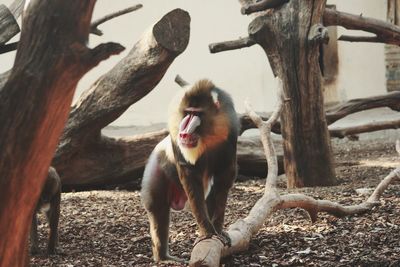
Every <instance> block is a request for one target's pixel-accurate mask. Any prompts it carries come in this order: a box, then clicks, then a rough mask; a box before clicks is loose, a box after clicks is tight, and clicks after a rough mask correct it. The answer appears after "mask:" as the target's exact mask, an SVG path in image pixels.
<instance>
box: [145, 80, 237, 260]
mask: <svg viewBox="0 0 400 267" xmlns="http://www.w3.org/2000/svg"><path fill="white" fill-rule="evenodd" d="M168 129H169V133H170V134H169V136H167V137H166V138H165V139H164V140H162V141H161V142H160V143H159V144H158V145H157V146H156V147H155V149H154V150H153V152H152V153H151V155H150V158H149V160H148V163H147V165H146V168H145V171H144V175H143V181H142V190H141V198H142V203H143V205H144V207H145V209H146V211H147V214H148V217H149V221H150V235H151V239H152V250H153V258H154V260H155V261H166V260H175V261H180V260H181V259H178V258H176V257H173V256H170V255H169V251H168V235H169V220H170V218H169V216H170V208H172V209H173V210H182V209H183V208H184V207H185V204H186V201H188V202H189V204H190V208H191V211H192V213H193V215H194V217H195V219H196V221H197V225H198V228H199V232H200V237H199V238H198V239H197V241H196V242H198V241H200V240H202V239H205V238H209V237H211V236H216V237H218V238H219V239H220V240H221V241H222V242H223V243H224V244H225V245H230V239H229V237H228V236H227V235H226V233H224V232H223V231H222V227H223V223H224V214H225V207H226V201H227V197H228V192H229V189H230V188H231V187H232V184H233V182H234V180H235V178H236V142H237V136H238V133H239V121H238V118H237V116H236V112H235V109H234V106H233V102H232V99H231V97H230V96H229V94H228V93H226V92H225V91H223V90H221V89H219V88H217V87H215V85H214V84H213V83H212V82H211V81H209V80H200V81H198V82H197V83H196V84H194V85H193V86H188V87H187V89H186V90H185V91H183V92H181V94H180V95H179V96H178V97H177V98H176V101H173V103H172V104H171V107H170V113H169V120H168Z"/></svg>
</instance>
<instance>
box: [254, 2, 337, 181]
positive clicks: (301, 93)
mask: <svg viewBox="0 0 400 267" xmlns="http://www.w3.org/2000/svg"><path fill="white" fill-rule="evenodd" d="M324 8H325V1H323V0H313V1H289V2H288V3H287V4H285V5H283V6H282V7H281V8H280V9H275V10H274V11H273V12H268V13H267V14H265V15H262V16H259V17H257V18H256V19H255V20H254V21H253V22H252V23H251V24H250V26H249V34H250V37H252V38H253V39H254V40H256V42H257V43H258V44H260V45H261V46H262V47H263V49H264V50H265V52H266V54H267V56H268V58H269V61H270V63H271V67H272V69H273V71H274V73H275V75H277V76H279V77H280V78H281V79H282V80H283V84H284V86H283V87H284V92H285V97H286V99H287V101H286V103H285V105H284V109H283V113H282V116H281V124H282V137H283V139H284V154H285V170H286V175H287V177H288V187H303V186H317V185H334V184H336V179H335V171H334V166H333V156H332V150H331V146H330V139H329V133H328V128H327V123H326V119H325V112H324V106H323V96H322V81H321V73H320V69H319V64H318V55H319V45H320V41H322V40H324V36H323V33H324V31H323V28H322V26H320V25H319V23H321V20H322V14H323V11H324Z"/></svg>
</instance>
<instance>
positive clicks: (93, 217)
mask: <svg viewBox="0 0 400 267" xmlns="http://www.w3.org/2000/svg"><path fill="white" fill-rule="evenodd" d="M334 151H335V158H336V165H337V168H336V171H337V177H338V178H339V181H340V185H338V186H334V187H321V188H305V189H301V190H290V191H288V190H286V189H285V188H281V192H282V194H285V193H287V192H301V193H305V194H307V195H310V196H313V197H315V198H318V199H328V200H332V201H337V202H339V203H341V204H346V205H350V204H357V203H360V202H362V201H363V200H365V198H366V197H365V196H363V195H360V194H358V193H357V192H356V191H355V189H357V188H371V187H375V186H376V185H377V184H378V183H379V181H380V180H381V179H382V178H384V177H385V176H386V175H387V174H388V173H389V172H390V171H391V170H393V168H394V167H395V166H397V164H399V158H398V157H397V154H396V152H395V149H394V144H393V142H389V141H382V140H381V141H358V142H349V141H346V142H343V141H340V142H335V144H334ZM264 183H265V180H248V181H246V182H239V183H236V184H235V186H234V188H233V189H232V192H231V194H230V198H229V200H228V202H229V203H228V209H227V213H226V225H229V224H231V223H233V222H234V221H236V220H237V219H239V218H243V217H244V216H246V215H247V213H248V211H249V210H250V209H251V207H252V206H253V205H254V203H255V202H256V201H257V200H258V199H259V198H260V197H261V195H262V193H263V188H264ZM61 205H62V207H61V219H60V248H61V249H62V251H61V253H60V254H58V255H55V256H50V257H48V256H47V255H45V246H46V239H45V237H46V236H47V225H45V224H41V225H40V226H39V231H40V243H41V250H42V252H41V254H39V255H36V256H34V257H31V265H32V266H68V267H72V266H154V265H155V264H154V263H153V261H152V258H151V257H152V256H151V247H150V236H149V232H148V222H147V218H146V214H145V211H144V209H143V208H142V206H141V203H140V198H139V193H138V192H127V191H92V192H79V193H65V194H63V196H62V203H61ZM41 218H42V220H41V221H42V222H44V219H43V217H41ZM195 238H196V225H195V222H194V219H193V217H192V215H191V214H190V212H186V211H184V212H181V213H172V218H171V230H170V249H171V254H172V255H177V256H180V257H183V258H185V259H189V257H190V252H191V248H192V244H193V242H194V240H195ZM222 264H223V265H224V266H400V185H399V183H396V184H395V185H391V186H390V187H389V188H388V190H387V191H386V192H385V194H384V195H383V197H382V199H381V205H380V206H377V207H375V208H374V209H373V210H372V211H371V212H369V213H367V214H364V215H357V216H352V217H346V218H341V219H338V218H335V217H333V216H331V215H327V214H320V215H319V217H318V220H317V222H315V223H314V224H311V222H310V220H309V218H308V215H307V214H306V213H305V212H304V211H303V210H300V209H291V210H282V211H278V212H276V213H275V214H274V215H273V216H272V217H271V218H270V219H269V220H267V221H266V223H265V225H264V227H263V228H262V229H261V230H260V232H259V233H258V234H257V235H256V236H254V238H253V239H252V241H251V244H250V247H249V249H248V251H245V252H243V253H240V254H236V255H234V256H231V257H229V258H226V259H224V260H223V262H222ZM161 266H185V265H183V264H182V265H179V264H170V265H161Z"/></svg>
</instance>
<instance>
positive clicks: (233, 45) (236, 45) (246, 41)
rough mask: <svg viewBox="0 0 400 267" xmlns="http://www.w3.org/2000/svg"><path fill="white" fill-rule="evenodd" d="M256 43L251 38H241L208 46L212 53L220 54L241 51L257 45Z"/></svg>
mask: <svg viewBox="0 0 400 267" xmlns="http://www.w3.org/2000/svg"><path fill="white" fill-rule="evenodd" d="M255 44H256V42H255V41H254V40H253V39H252V38H251V37H244V38H239V39H237V40H232V41H225V42H220V43H212V44H209V45H208V48H209V49H210V52H211V53H219V52H223V51H229V50H235V49H241V48H245V47H250V46H253V45H255Z"/></svg>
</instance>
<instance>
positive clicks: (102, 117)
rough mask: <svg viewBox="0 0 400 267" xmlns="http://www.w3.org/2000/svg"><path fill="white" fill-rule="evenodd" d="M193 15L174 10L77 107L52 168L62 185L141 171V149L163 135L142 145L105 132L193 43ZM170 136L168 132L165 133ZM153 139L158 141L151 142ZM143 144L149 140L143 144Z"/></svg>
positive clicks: (68, 123) (86, 93)
mask: <svg viewBox="0 0 400 267" xmlns="http://www.w3.org/2000/svg"><path fill="white" fill-rule="evenodd" d="M189 33H190V17H189V14H188V13H187V12H186V11H183V10H181V9H175V10H173V11H171V12H169V13H168V14H166V15H165V16H164V17H163V18H162V19H161V20H160V21H159V22H157V23H156V24H155V25H154V26H152V27H151V28H150V29H149V30H148V31H147V32H146V33H145V34H144V35H143V36H142V38H141V40H140V41H138V42H137V43H136V45H135V46H134V47H133V48H132V50H131V51H130V53H129V54H128V55H127V56H126V57H125V58H124V59H122V60H121V61H120V62H119V63H118V64H117V65H116V66H115V67H114V68H113V69H111V70H110V71H109V72H108V73H106V74H105V75H103V76H102V77H100V78H99V79H98V80H97V81H96V82H95V83H94V84H93V85H92V86H91V88H89V89H88V90H87V91H86V92H84V93H83V95H82V97H81V98H80V99H79V101H78V102H77V103H76V104H75V105H74V106H73V107H72V111H71V113H70V116H69V119H68V122H67V125H66V127H65V130H64V132H63V135H62V138H61V142H60V145H59V147H58V149H57V152H56V155H55V158H54V160H53V165H54V167H55V168H56V169H57V171H58V173H59V174H60V177H61V179H62V183H63V185H72V184H85V183H92V182H93V181H95V180H96V183H100V184H101V183H103V182H106V181H108V180H107V179H115V180H116V181H117V180H120V181H125V180H126V179H129V178H130V177H135V176H134V175H135V173H137V172H138V171H141V170H142V168H143V165H144V161H145V160H146V159H147V157H143V153H138V151H140V150H146V151H148V152H149V153H150V151H151V149H152V148H153V147H154V144H155V143H156V142H157V141H158V140H159V139H158V138H161V136H163V135H162V134H161V135H157V136H155V138H154V137H149V138H150V139H149V141H146V142H144V143H143V144H139V143H138V142H135V138H136V137H133V138H131V139H123V138H116V139H114V138H108V137H104V136H102V135H101V129H102V128H104V127H105V126H107V125H108V124H109V123H111V122H113V121H114V120H115V119H117V118H118V117H119V116H120V115H121V114H122V113H123V112H124V111H125V110H126V109H128V108H129V106H131V105H132V104H133V103H135V102H137V101H138V100H140V99H141V98H142V97H143V96H145V95H146V94H148V93H149V92H150V91H151V90H152V89H153V88H154V87H155V86H156V85H157V84H158V82H159V81H160V80H161V78H162V77H163V76H164V74H165V72H166V71H167V69H168V67H169V66H170V64H171V63H172V62H173V61H174V59H175V58H176V57H177V56H178V55H179V54H181V53H182V52H183V51H184V50H185V49H186V46H187V44H188V42H189ZM165 134H166V133H164V135H165ZM152 138H153V139H152ZM142 141H144V140H142Z"/></svg>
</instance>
